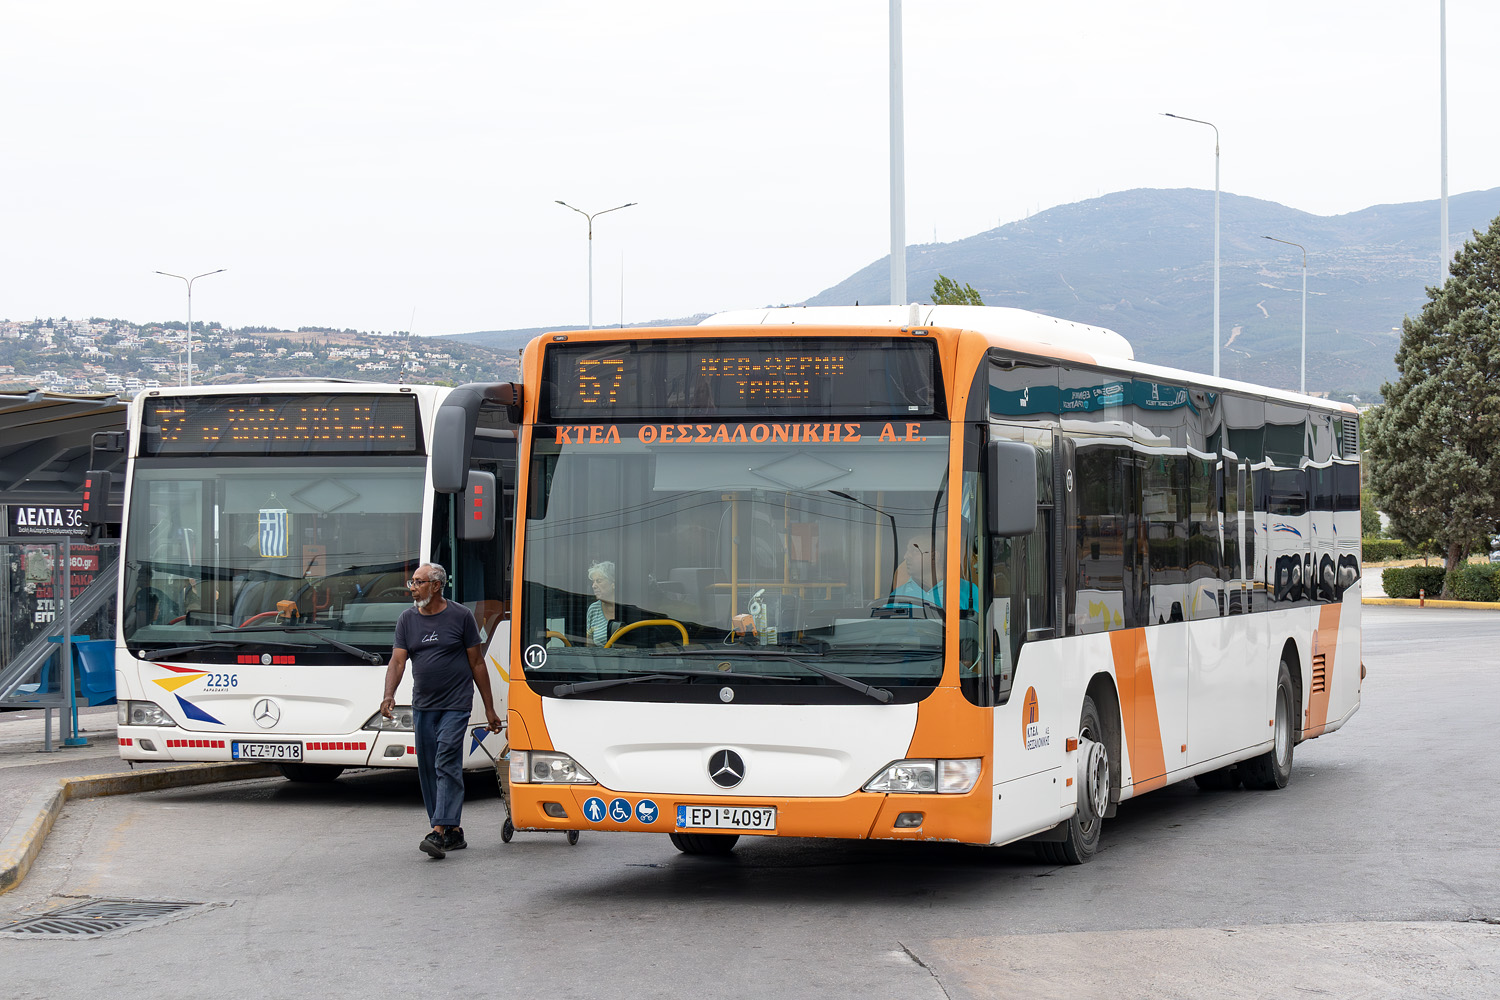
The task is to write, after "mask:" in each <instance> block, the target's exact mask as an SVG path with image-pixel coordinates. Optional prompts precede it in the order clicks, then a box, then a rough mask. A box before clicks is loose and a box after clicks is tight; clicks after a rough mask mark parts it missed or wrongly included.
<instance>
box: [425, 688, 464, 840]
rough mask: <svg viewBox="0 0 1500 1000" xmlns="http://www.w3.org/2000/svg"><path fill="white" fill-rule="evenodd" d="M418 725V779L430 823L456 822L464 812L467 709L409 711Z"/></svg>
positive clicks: (442, 824) (456, 823)
mask: <svg viewBox="0 0 1500 1000" xmlns="http://www.w3.org/2000/svg"><path fill="white" fill-rule="evenodd" d="M412 715H413V716H414V717H415V725H416V727H417V779H418V780H419V781H420V782H421V783H422V803H423V804H424V805H425V806H427V821H428V822H429V823H431V824H432V825H433V826H459V825H460V821H461V820H462V819H463V812H464V738H465V737H466V736H468V732H469V710H468V709H464V710H463V711H462V712H455V711H433V710H431V709H421V708H419V709H417V710H416V711H414V712H413V713H412Z"/></svg>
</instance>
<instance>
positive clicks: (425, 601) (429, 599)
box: [411, 594, 432, 610]
mask: <svg viewBox="0 0 1500 1000" xmlns="http://www.w3.org/2000/svg"><path fill="white" fill-rule="evenodd" d="M431 603H432V595H431V594H428V595H427V596H426V597H424V598H422V599H421V600H420V601H416V600H414V601H412V602H411V606H412V607H414V608H417V609H419V610H420V609H422V608H425V607H427V605H429V604H431Z"/></svg>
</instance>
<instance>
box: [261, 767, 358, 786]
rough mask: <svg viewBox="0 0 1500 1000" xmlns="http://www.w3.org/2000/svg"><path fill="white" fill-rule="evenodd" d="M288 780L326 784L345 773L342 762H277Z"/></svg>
mask: <svg viewBox="0 0 1500 1000" xmlns="http://www.w3.org/2000/svg"><path fill="white" fill-rule="evenodd" d="M276 766H277V767H279V768H281V773H282V775H284V776H285V777H286V780H288V781H298V782H305V783H308V784H324V783H326V782H329V781H332V780H333V779H335V778H337V777H338V776H339V775H341V774H343V773H344V765H342V764H277V765H276Z"/></svg>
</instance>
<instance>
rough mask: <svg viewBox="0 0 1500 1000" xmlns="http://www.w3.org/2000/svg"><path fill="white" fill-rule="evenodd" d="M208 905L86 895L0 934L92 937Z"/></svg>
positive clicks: (3, 928) (33, 936)
mask: <svg viewBox="0 0 1500 1000" xmlns="http://www.w3.org/2000/svg"><path fill="white" fill-rule="evenodd" d="M207 905H208V904H205V903H180V902H158V901H153V900H149V899H87V900H84V901H83V902H81V903H73V904H72V905H70V906H63V907H59V908H58V909H55V910H52V911H50V912H48V913H43V914H41V915H39V916H35V917H27V918H25V919H23V920H18V921H16V922H15V923H12V924H9V925H7V926H5V927H0V935H3V936H5V937H10V938H31V939H37V938H53V937H92V936H95V935H99V934H108V933H109V932H110V931H118V930H124V929H125V928H127V927H137V926H140V925H141V924H150V923H157V922H159V921H161V920H163V919H165V918H168V917H171V916H174V915H177V914H181V913H182V912H183V911H185V910H196V909H201V908H203V907H205V906H207Z"/></svg>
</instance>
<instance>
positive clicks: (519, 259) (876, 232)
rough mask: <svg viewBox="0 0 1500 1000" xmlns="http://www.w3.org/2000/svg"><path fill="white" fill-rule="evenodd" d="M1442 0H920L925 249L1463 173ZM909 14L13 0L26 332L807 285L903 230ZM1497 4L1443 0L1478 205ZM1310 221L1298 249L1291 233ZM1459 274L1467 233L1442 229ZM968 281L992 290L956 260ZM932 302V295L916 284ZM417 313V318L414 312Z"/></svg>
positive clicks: (302, 0)
mask: <svg viewBox="0 0 1500 1000" xmlns="http://www.w3.org/2000/svg"><path fill="white" fill-rule="evenodd" d="M1438 9H1439V7H1438V0H1317V2H1308V0H1261V2H1259V3H1254V4H1250V3H1234V4H1230V3H1205V2H1203V0H1135V2H1131V3H1121V2H1119V0H1076V2H1069V0H1055V2H1050V3H1035V2H1028V3H1018V2H1008V0H905V3H904V5H903V12H904V36H905V60H906V174H907V188H906V204H907V241H908V243H911V244H916V243H926V242H929V241H931V240H933V239H934V238H935V239H936V240H938V241H939V242H948V241H951V240H956V239H961V238H963V237H967V236H971V235H973V234H974V233H977V232H981V231H983V230H986V229H990V228H993V227H995V226H996V225H999V224H1001V223H1005V222H1011V221H1015V220H1016V219H1019V218H1023V217H1025V216H1026V215H1028V214H1033V213H1035V212H1037V211H1040V210H1043V209H1046V208H1050V207H1053V206H1056V205H1060V204H1066V203H1069V202H1075V201H1080V200H1083V199H1087V198H1093V197H1096V196H1099V195H1102V194H1107V193H1110V192H1114V191H1121V190H1127V189H1130V188H1137V187H1159V188H1176V187H1196V188H1202V189H1209V190H1211V189H1212V188H1213V183H1214V157H1213V138H1214V137H1213V132H1212V131H1211V130H1209V129H1208V128H1206V127H1204V126H1201V125H1193V124H1189V123H1185V122H1179V121H1173V120H1172V119H1169V118H1163V117H1161V116H1160V112H1163V111H1171V112H1175V113H1177V114H1180V115H1186V116H1190V117H1194V118H1203V119H1208V120H1211V121H1213V122H1214V123H1215V124H1217V125H1218V127H1219V130H1220V132H1221V136H1222V154H1223V160H1222V186H1223V190H1224V191H1226V192H1231V193H1234V194H1241V195H1248V196H1253V197H1257V198H1265V199H1269V200H1272V201H1277V202H1281V203H1283V204H1286V205H1289V206H1291V207H1293V208H1297V209H1301V210H1304V211H1307V212H1312V213H1316V214H1319V215H1336V214H1341V213H1345V212H1350V211H1356V210H1358V209H1361V208H1365V207H1368V206H1370V205H1375V204H1382V203H1393V202H1407V201H1421V200H1426V199H1435V198H1436V197H1437V196H1438V193H1439V119H1438V108H1439V104H1438V83H1439V72H1438V38H1439V32H1438ZM887 10H888V7H887V2H886V0H795V2H785V0H757V2H754V3H749V2H731V0H717V2H703V0H691V2H677V0H671V2H668V0H644V2H636V3H621V2H619V0H543V2H530V3H524V4H523V3H520V2H516V0H500V2H496V0H486V2H479V3H468V2H438V3H421V4H418V3H395V2H374V0H359V2H320V0H294V2H282V0H254V2H235V3H230V2H221V0H214V2H205V0H194V2H183V3H166V2H153V0H136V2H132V3H121V2H118V0H101V2H95V0H78V2H71V0H46V2H42V0H3V2H0V318H9V319H31V318H33V317H38V316H42V317H45V316H69V317H73V318H77V317H81V316H105V317H120V318H124V319H132V320H136V321H146V320H153V319H180V318H182V317H183V314H184V312H185V296H184V290H185V289H184V286H183V284H182V282H180V281H176V280H175V279H170V278H164V277H160V276H158V275H156V274H154V273H153V272H155V271H157V270H162V271H172V272H176V273H179V274H185V275H194V274H198V273H200V272H204V271H211V270H213V269H215V268H220V267H223V268H228V269H229V270H228V271H227V273H225V274H219V275H214V276H213V277H210V278H204V279H203V280H201V281H199V282H198V283H197V284H196V285H195V286H194V290H193V300H194V309H193V315H194V320H195V321H198V320H218V321H219V322H222V323H224V324H225V325H228V326H244V325H252V324H253V325H260V326H276V327H289V328H295V327H297V326H312V325H323V326H334V327H339V328H345V327H352V328H355V329H362V330H381V331H391V330H398V329H405V328H406V327H407V326H408V324H411V326H412V328H413V329H414V331H415V332H416V333H418V334H438V333H462V332H468V331H474V330H487V329H507V328H513V327H525V326H547V325H567V324H581V323H583V322H584V321H585V319H586V314H587V308H588V299H587V293H588V289H587V263H588V256H587V251H588V242H587V239H586V232H587V228H586V224H585V221H584V219H583V218H582V217H581V216H579V215H575V214H574V213H572V212H570V211H568V210H567V209H565V208H563V207H561V206H559V205H557V204H555V203H554V199H563V200H565V201H568V202H570V203H572V204H574V205H577V206H578V207H579V208H582V209H584V210H586V211H589V212H595V211H598V210H601V209H605V208H609V207H611V206H613V205H618V204H621V203H623V202H629V201H634V202H638V203H639V204H638V205H637V206H636V207H633V208H628V209H624V210H622V211H619V212H614V213H611V214H608V215H605V216H603V217H601V218H599V219H597V220H596V222H595V238H594V319H595V322H596V324H598V325H607V324H612V323H615V322H618V321H619V320H620V319H621V317H622V307H621V297H622V289H623V318H624V320H625V321H626V322H637V321H641V320H648V319H653V318H660V317H678V316H687V315H691V314H693V313H696V312H711V311H718V310H722V309H731V308H745V307H755V306H762V305H768V304H780V303H789V302H797V301H800V300H802V299H805V298H807V297H808V296H811V295H813V294H815V293H817V292H818V291H820V290H822V289H823V288H826V287H827V286H829V285H832V284H834V283H836V282H837V281H839V280H841V279H843V278H844V277H846V276H847V275H849V274H850V273H851V272H853V271H855V270H857V269H858V268H860V267H863V266H864V265H866V264H868V263H870V262H871V261H873V260H876V259H879V258H881V257H882V256H884V255H885V253H886V252H887V251H888V249H889V244H890V221H889V187H888V182H889V177H888V174H889V146H888V143H889V129H888V61H887V60H888V49H887V34H888V14H887ZM1496 39H1500V4H1497V3H1495V2H1494V0H1452V2H1450V3H1449V4H1448V102H1449V113H1448V121H1449V128H1448V149H1449V192H1450V194H1458V193H1461V192H1464V191H1471V190H1481V189H1486V188H1491V187H1495V186H1497V185H1500V129H1496V128H1495V127H1494V122H1495V116H1496V110H1495V109H1496V107H1497V106H1500V100H1497V97H1500V94H1497V91H1500V74H1497V73H1496V72H1495V70H1494V62H1493V60H1494V49H1495V41H1496ZM1285 235H1286V236H1287V237H1288V238H1290V239H1295V238H1296V237H1295V234H1292V233H1287V234H1285ZM1433 242H1434V262H1436V243H1437V219H1436V213H1434V219H1433ZM959 277H960V278H961V277H962V276H959ZM909 291H910V296H909V297H911V298H925V296H926V294H927V291H928V290H927V289H917V288H911V289H909ZM413 315H414V316H415V322H414V323H413V322H412V320H413Z"/></svg>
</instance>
